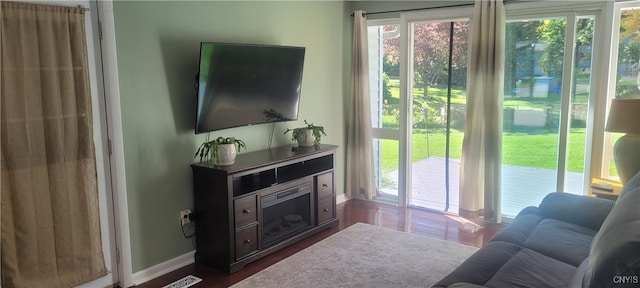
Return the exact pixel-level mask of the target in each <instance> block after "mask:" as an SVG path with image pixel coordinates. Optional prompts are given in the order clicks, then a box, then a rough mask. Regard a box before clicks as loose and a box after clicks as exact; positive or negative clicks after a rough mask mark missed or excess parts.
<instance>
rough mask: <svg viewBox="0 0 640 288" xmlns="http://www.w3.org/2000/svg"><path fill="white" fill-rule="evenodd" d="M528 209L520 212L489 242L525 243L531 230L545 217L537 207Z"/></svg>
mask: <svg viewBox="0 0 640 288" xmlns="http://www.w3.org/2000/svg"><path fill="white" fill-rule="evenodd" d="M526 210H528V213H520V214H518V216H517V217H516V218H514V219H513V222H511V223H510V224H509V225H507V226H506V227H504V228H503V229H502V230H501V231H500V233H498V234H496V235H495V236H494V237H493V238H491V240H489V242H493V241H502V242H509V243H513V244H516V245H520V246H522V245H524V242H525V241H527V238H528V237H529V234H530V233H531V231H533V229H534V228H535V227H536V225H538V223H539V222H540V221H542V219H543V218H542V216H540V215H539V214H538V213H537V211H538V209H537V208H535V207H527V208H526Z"/></svg>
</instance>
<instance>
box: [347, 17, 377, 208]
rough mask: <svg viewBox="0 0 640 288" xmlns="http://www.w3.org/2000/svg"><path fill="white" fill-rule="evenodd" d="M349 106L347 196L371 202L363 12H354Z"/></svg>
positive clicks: (371, 183) (369, 119)
mask: <svg viewBox="0 0 640 288" xmlns="http://www.w3.org/2000/svg"><path fill="white" fill-rule="evenodd" d="M352 49H353V50H352V53H351V54H352V60H351V68H352V71H351V106H350V108H349V127H348V128H347V175H346V176H347V177H346V184H347V190H346V195H347V197H353V198H364V199H373V196H374V195H375V191H374V188H373V187H374V185H373V148H372V138H371V110H370V109H371V108H370V106H369V97H370V96H369V65H368V61H369V56H368V47H367V18H366V16H365V12H364V11H361V10H358V11H355V12H354V13H353V48H352Z"/></svg>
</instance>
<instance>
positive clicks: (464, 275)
mask: <svg viewBox="0 0 640 288" xmlns="http://www.w3.org/2000/svg"><path fill="white" fill-rule="evenodd" d="M520 249H521V247H520V246H518V245H516V244H513V243H508V242H501V241H493V242H489V243H487V245H485V246H484V247H482V249H480V250H478V251H477V252H476V253H474V254H473V255H471V257H469V258H467V260H465V261H464V262H463V263H462V264H461V265H460V266H458V269H456V270H454V271H453V272H451V273H450V274H449V275H447V276H446V277H445V278H443V279H442V280H440V281H439V282H438V283H437V284H436V285H435V286H434V287H448V286H449V285H451V284H454V283H458V282H464V283H475V284H484V283H487V281H489V280H490V279H491V277H493V275H495V274H496V272H497V271H498V270H499V269H500V268H501V267H502V265H504V264H505V263H507V262H508V261H509V260H510V259H511V258H512V257H513V256H514V255H516V254H518V252H519V251H520Z"/></svg>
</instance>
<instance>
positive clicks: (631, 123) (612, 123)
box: [605, 98, 640, 134]
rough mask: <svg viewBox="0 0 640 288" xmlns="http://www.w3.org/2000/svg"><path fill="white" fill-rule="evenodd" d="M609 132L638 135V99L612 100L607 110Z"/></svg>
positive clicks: (639, 110) (639, 120)
mask: <svg viewBox="0 0 640 288" xmlns="http://www.w3.org/2000/svg"><path fill="white" fill-rule="evenodd" d="M605 130H607V131H609V132H620V133H628V134H640V98H639V99H613V100H612V101H611V108H610V109H609V118H608V119H607V127H606V128H605Z"/></svg>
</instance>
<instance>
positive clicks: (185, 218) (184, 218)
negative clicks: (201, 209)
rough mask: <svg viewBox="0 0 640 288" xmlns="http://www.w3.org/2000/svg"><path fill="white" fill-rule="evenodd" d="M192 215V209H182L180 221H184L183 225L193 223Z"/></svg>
mask: <svg viewBox="0 0 640 288" xmlns="http://www.w3.org/2000/svg"><path fill="white" fill-rule="evenodd" d="M190 215H191V209H184V210H182V211H180V223H182V225H187V224H189V223H191V220H190V219H189V216H190Z"/></svg>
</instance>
